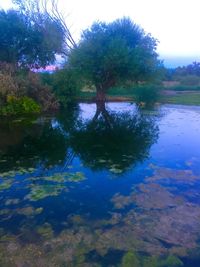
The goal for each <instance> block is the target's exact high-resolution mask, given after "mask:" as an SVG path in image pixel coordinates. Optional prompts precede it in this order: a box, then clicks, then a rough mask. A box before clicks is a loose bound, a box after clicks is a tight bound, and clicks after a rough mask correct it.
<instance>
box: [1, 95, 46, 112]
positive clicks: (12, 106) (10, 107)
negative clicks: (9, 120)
mask: <svg viewBox="0 0 200 267" xmlns="http://www.w3.org/2000/svg"><path fill="white" fill-rule="evenodd" d="M40 111H41V108H40V106H39V105H38V104H37V103H36V102H35V101H34V100H33V99H31V98H29V97H27V96H24V97H22V98H17V97H15V96H11V95H8V96H7V102H6V104H5V105H4V106H3V107H2V108H1V110H0V115H21V114H35V113H40Z"/></svg>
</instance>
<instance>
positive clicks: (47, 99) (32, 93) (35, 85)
mask: <svg viewBox="0 0 200 267" xmlns="http://www.w3.org/2000/svg"><path fill="white" fill-rule="evenodd" d="M26 88H27V95H28V96H29V97H31V98H33V99H34V100H35V101H36V102H37V103H39V104H40V106H41V108H42V111H43V112H47V111H55V110H58V109H59V102H58V100H57V99H56V97H55V94H54V93H53V92H52V90H51V87H50V86H48V85H44V84H43V83H42V81H41V78H40V76H39V74H37V73H33V72H29V74H28V75H27V85H26Z"/></svg>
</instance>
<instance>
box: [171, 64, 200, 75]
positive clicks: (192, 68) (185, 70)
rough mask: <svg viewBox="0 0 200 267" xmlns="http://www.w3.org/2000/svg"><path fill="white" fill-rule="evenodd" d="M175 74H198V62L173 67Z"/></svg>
mask: <svg viewBox="0 0 200 267" xmlns="http://www.w3.org/2000/svg"><path fill="white" fill-rule="evenodd" d="M175 75H176V76H185V75H197V76H200V62H196V61H195V62H193V63H192V64H189V65H187V66H183V67H177V68H176V69H175Z"/></svg>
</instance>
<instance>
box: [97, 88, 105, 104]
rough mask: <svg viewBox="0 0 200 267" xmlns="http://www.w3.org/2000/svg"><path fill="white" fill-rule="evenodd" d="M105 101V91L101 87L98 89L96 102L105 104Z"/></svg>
mask: <svg viewBox="0 0 200 267" xmlns="http://www.w3.org/2000/svg"><path fill="white" fill-rule="evenodd" d="M105 101H106V94H105V90H104V89H103V88H101V87H97V95H96V102H105Z"/></svg>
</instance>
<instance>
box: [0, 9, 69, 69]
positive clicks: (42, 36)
mask: <svg viewBox="0 0 200 267" xmlns="http://www.w3.org/2000/svg"><path fill="white" fill-rule="evenodd" d="M63 38H64V37H63V31H62V28H61V27H60V24H59V22H56V21H55V20H51V19H50V18H49V17H45V16H44V17H43V20H41V21H40V23H34V22H33V21H32V20H31V19H30V18H29V17H28V16H26V15H25V14H23V13H20V12H19V11H16V10H8V11H4V10H0V61H2V62H8V63H13V64H15V65H18V66H25V67H28V68H39V67H44V66H46V65H48V64H50V63H53V62H54V61H55V55H56V54H57V53H58V54H59V53H60V52H61V51H62V46H63Z"/></svg>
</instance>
